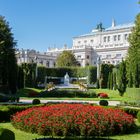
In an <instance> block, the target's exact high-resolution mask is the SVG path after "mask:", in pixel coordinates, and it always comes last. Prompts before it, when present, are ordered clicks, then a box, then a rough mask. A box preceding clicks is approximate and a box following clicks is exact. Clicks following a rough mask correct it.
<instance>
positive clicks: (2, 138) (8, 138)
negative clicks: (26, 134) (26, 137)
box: [0, 128, 15, 140]
mask: <svg viewBox="0 0 140 140" xmlns="http://www.w3.org/2000/svg"><path fill="white" fill-rule="evenodd" d="M0 140H15V134H14V132H13V131H11V130H9V129H6V128H0Z"/></svg>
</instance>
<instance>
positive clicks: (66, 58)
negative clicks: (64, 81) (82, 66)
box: [56, 51, 78, 67]
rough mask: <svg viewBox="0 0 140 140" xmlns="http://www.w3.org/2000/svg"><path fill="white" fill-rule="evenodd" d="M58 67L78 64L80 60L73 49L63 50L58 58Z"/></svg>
mask: <svg viewBox="0 0 140 140" xmlns="http://www.w3.org/2000/svg"><path fill="white" fill-rule="evenodd" d="M56 66H57V67H69V66H78V62H77V61H76V58H75V56H74V54H73V53H72V52H71V51H63V52H62V53H61V54H60V55H59V56H58V58H57V60H56Z"/></svg>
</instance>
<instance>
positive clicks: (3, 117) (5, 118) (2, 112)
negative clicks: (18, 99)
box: [0, 105, 43, 122]
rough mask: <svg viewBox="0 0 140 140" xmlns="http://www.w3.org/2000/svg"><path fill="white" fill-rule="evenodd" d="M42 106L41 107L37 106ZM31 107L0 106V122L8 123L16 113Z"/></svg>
mask: <svg viewBox="0 0 140 140" xmlns="http://www.w3.org/2000/svg"><path fill="white" fill-rule="evenodd" d="M38 106H43V105H38ZM31 107H33V105H21V106H19V105H18V106H17V105H4V106H3V105H2V106H0V122H9V121H10V118H11V116H12V115H13V114H15V113H16V112H20V111H23V110H25V109H28V108H31Z"/></svg>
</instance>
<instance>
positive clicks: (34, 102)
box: [32, 99, 40, 105]
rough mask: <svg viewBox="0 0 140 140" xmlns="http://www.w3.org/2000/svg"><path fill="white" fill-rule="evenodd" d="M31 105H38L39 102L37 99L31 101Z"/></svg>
mask: <svg viewBox="0 0 140 140" xmlns="http://www.w3.org/2000/svg"><path fill="white" fill-rule="evenodd" d="M32 104H33V105H37V104H40V100H39V99H33V101H32Z"/></svg>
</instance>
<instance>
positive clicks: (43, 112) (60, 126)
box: [11, 104, 135, 136]
mask: <svg viewBox="0 0 140 140" xmlns="http://www.w3.org/2000/svg"><path fill="white" fill-rule="evenodd" d="M11 122H12V124H13V126H14V127H15V128H18V129H20V130H24V131H27V132H32V133H38V134H41V135H52V136H106V135H114V134H122V133H128V132H129V131H131V130H132V129H133V128H134V127H135V123H134V118H133V117H132V116H131V115H128V114H126V113H125V112H124V111H122V110H118V109H111V108H108V109H107V108H103V107H101V106H92V105H83V104H56V105H50V106H44V107H34V108H30V109H27V110H24V111H22V112H18V113H16V114H15V115H14V116H13V117H12V120H11Z"/></svg>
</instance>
